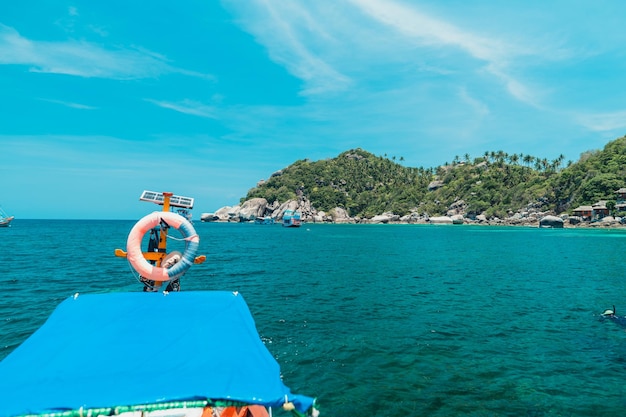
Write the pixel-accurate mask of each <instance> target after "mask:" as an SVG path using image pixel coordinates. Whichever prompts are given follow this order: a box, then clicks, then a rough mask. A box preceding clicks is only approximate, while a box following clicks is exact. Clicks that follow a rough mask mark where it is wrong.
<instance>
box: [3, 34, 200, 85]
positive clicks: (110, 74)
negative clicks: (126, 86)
mask: <svg viewBox="0 0 626 417" xmlns="http://www.w3.org/2000/svg"><path fill="white" fill-rule="evenodd" d="M0 65H26V66H29V67H30V71H32V72H42V73H53V74H65V75H73V76H78V77H85V78H92V77H96V78H110V79H116V80H132V79H140V78H154V77H157V76H159V75H163V74H169V73H180V74H184V75H188V76H194V77H201V78H207V79H211V78H212V77H211V76H210V75H206V74H200V73H196V72H193V71H186V70H182V69H178V68H175V67H173V66H171V65H170V64H169V63H168V62H167V59H166V58H165V57H163V56H160V55H158V54H155V53H152V52H149V51H146V50H142V49H137V48H135V49H116V50H109V49H105V48H103V47H102V46H99V45H96V44H93V43H89V42H85V41H76V40H68V41H65V42H45V41H33V40H29V39H27V38H24V37H23V36H21V35H20V34H19V33H18V32H17V31H16V30H15V29H14V28H11V27H8V26H5V25H2V24H0Z"/></svg>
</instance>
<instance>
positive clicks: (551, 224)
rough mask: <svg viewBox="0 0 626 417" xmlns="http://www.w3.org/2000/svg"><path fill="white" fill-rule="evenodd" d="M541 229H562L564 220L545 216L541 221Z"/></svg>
mask: <svg viewBox="0 0 626 417" xmlns="http://www.w3.org/2000/svg"><path fill="white" fill-rule="evenodd" d="M539 227H543V228H554V229H562V228H563V219H562V218H560V217H557V216H545V217H542V218H541V220H539Z"/></svg>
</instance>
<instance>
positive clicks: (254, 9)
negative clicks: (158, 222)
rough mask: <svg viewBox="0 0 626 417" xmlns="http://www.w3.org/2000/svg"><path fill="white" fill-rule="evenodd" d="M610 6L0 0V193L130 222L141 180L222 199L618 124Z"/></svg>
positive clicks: (25, 206) (543, 147)
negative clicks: (346, 164) (302, 163)
mask: <svg viewBox="0 0 626 417" xmlns="http://www.w3.org/2000/svg"><path fill="white" fill-rule="evenodd" d="M625 20H626V9H625V8H624V7H623V5H622V3H621V2H618V1H576V0H568V1H560V0H554V1H550V2H539V1H535V2H532V1H531V2H529V1H516V0H513V1H507V2H493V1H487V0H484V1H483V0H474V1H465V0H463V1H461V0H446V1H440V0H432V1H431V0H427V1H395V0H384V1H383V0H333V1H305V0H289V1H282V0H280V1H279V0H232V1H223V2H218V1H211V0H203V1H199V0H189V1H183V2H172V1H161V0H154V1H151V2H127V1H118V0H110V1H102V2H94V1H84V0H77V1H66V0H55V1H52V0H49V1H32V0H22V1H19V2H2V3H0V94H1V96H2V100H0V146H1V149H2V151H1V153H0V160H1V163H0V173H1V174H2V179H3V181H2V184H3V185H2V190H1V192H0V205H2V207H4V209H5V210H6V211H8V212H10V213H11V214H14V215H15V216H16V217H17V218H40V219H43V218H58V219H64V218H71V219H136V218H139V217H141V216H143V215H144V214H146V213H148V212H149V211H152V210H154V209H158V207H157V206H152V205H149V203H142V202H139V201H138V197H139V195H140V194H141V192H142V191H143V190H144V189H148V190H154V191H172V192H174V193H175V194H179V195H184V196H190V197H194V198H195V199H196V205H195V209H194V214H195V218H199V215H200V213H202V212H212V211H215V210H217V209H218V208H220V207H222V206H225V205H234V204H237V203H238V201H239V198H240V197H243V196H245V194H246V193H247V191H248V189H250V188H251V187H254V186H255V184H256V183H257V182H258V181H259V180H260V179H264V178H268V177H269V176H270V175H271V174H272V173H273V172H274V171H277V170H279V169H281V168H284V167H286V166H288V165H290V164H291V163H293V162H295V161H296V160H299V159H304V158H309V159H311V160H319V159H324V158H332V157H335V156H337V155H338V154H339V153H341V152H343V151H346V150H348V149H352V148H356V147H360V148H362V149H365V150H367V151H369V152H372V153H374V154H376V155H387V156H388V157H390V158H391V157H392V156H396V157H397V158H398V159H399V158H400V157H402V158H404V161H403V164H404V165H406V166H414V167H418V166H423V167H435V166H438V165H441V164H443V163H445V162H450V161H452V160H453V159H454V157H455V156H460V157H463V156H464V155H465V154H466V153H467V154H469V155H470V156H472V157H478V156H481V155H482V154H484V152H485V151H498V150H503V151H505V152H508V153H523V154H530V155H533V156H537V157H541V158H548V159H550V160H551V159H555V158H557V157H558V156H559V155H560V154H563V155H564V156H565V158H566V160H572V161H576V160H578V158H579V156H580V154H581V153H582V152H584V151H587V150H591V149H601V148H602V147H603V146H604V145H605V144H606V143H607V142H609V141H611V140H614V139H616V138H618V137H621V136H623V135H624V134H625V133H626V100H624V97H626V94H625V93H626V48H624V45H626V30H624V21H625Z"/></svg>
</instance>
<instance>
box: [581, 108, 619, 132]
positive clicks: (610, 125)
mask: <svg viewBox="0 0 626 417" xmlns="http://www.w3.org/2000/svg"><path fill="white" fill-rule="evenodd" d="M575 118H576V120H577V121H578V123H580V124H581V125H582V126H584V127H586V128H587V129H589V130H592V131H596V132H605V131H606V132H608V131H613V130H618V129H626V110H619V111H615V112H609V113H596V114H582V115H577V116H576V117H575Z"/></svg>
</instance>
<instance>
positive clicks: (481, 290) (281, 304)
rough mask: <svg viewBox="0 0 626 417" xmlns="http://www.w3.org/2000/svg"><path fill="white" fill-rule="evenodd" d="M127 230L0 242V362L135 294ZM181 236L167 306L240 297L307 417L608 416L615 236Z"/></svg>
mask: <svg viewBox="0 0 626 417" xmlns="http://www.w3.org/2000/svg"><path fill="white" fill-rule="evenodd" d="M133 224H134V222H133V221H60V220H59V221H52V220H45V221H44V220H41V221H40V220H19V219H18V220H15V221H14V223H13V226H12V227H10V228H7V229H0V249H1V253H2V254H3V256H2V257H1V258H0V268H1V270H2V271H3V273H2V274H1V275H0V284H1V286H2V289H3V290H4V291H3V295H2V297H0V359H2V358H4V357H5V356H6V355H8V354H9V353H10V352H11V351H12V350H13V349H14V348H15V347H16V346H17V345H19V343H21V342H22V341H23V340H25V339H26V338H27V337H28V336H29V335H30V334H31V333H32V332H33V331H35V330H36V329H37V328H38V327H39V326H40V325H41V324H42V323H43V322H44V321H45V319H46V318H47V317H48V315H49V314H50V313H51V312H52V310H53V309H54V308H55V307H56V306H57V305H58V304H59V303H60V302H61V301H62V300H64V299H65V298H66V297H68V296H70V295H72V294H74V293H76V292H79V293H100V292H112V291H140V290H141V285H140V284H139V283H138V282H137V280H136V278H135V276H134V275H133V273H132V271H131V270H130V268H129V266H128V263H127V261H126V260H125V259H120V258H116V257H114V256H113V251H114V249H115V248H122V249H125V242H126V236H127V234H128V231H129V230H130V228H131V227H132V226H133ZM194 225H195V227H196V230H197V232H198V234H199V235H200V238H201V241H200V250H199V252H200V253H203V254H206V255H207V258H208V259H207V262H206V263H204V264H202V265H195V266H194V267H192V268H191V269H190V270H189V272H188V273H187V274H186V275H185V276H184V277H183V280H182V283H181V284H182V285H181V286H182V290H183V291H184V290H232V291H239V292H240V293H241V294H242V295H243V296H244V298H245V300H246V301H247V303H248V305H249V307H250V310H251V312H252V314H253V316H254V317H255V320H256V324H257V328H258V330H259V334H260V336H261V338H262V340H263V341H264V342H265V344H266V345H267V347H268V349H269V350H270V352H272V354H273V355H274V356H275V357H276V359H277V360H278V362H279V363H280V365H281V370H282V374H283V379H284V381H285V383H286V385H287V386H289V387H290V388H291V389H292V391H293V392H297V393H301V394H306V395H311V396H315V397H317V398H318V402H319V404H320V409H321V412H322V416H333V417H338V416H378V417H380V416H537V417H539V416H585V417H587V416H619V415H624V410H626V383H625V375H626V329H624V328H621V327H620V326H619V325H617V324H616V323H615V322H611V321H608V320H602V319H601V317H600V313H601V312H602V311H604V310H605V309H606V308H611V306H612V305H613V304H614V305H615V306H616V308H617V311H618V314H619V313H620V311H621V313H623V314H626V284H625V275H626V267H625V266H626V265H625V263H624V259H625V256H624V255H625V254H626V231H625V230H590V229H562V230H549V229H536V228H513V227H508V228H505V227H502V228H500V227H484V226H457V225H455V226H431V225H317V224H305V225H303V227H301V228H298V229H288V228H283V227H281V226H279V225H275V226H269V225H254V224H212V223H200V222H196V223H195V224H194ZM174 235H175V234H174ZM179 244H180V243H179V242H176V241H172V242H171V244H170V246H169V248H170V249H176V245H179ZM0 406H1V405H0Z"/></svg>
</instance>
